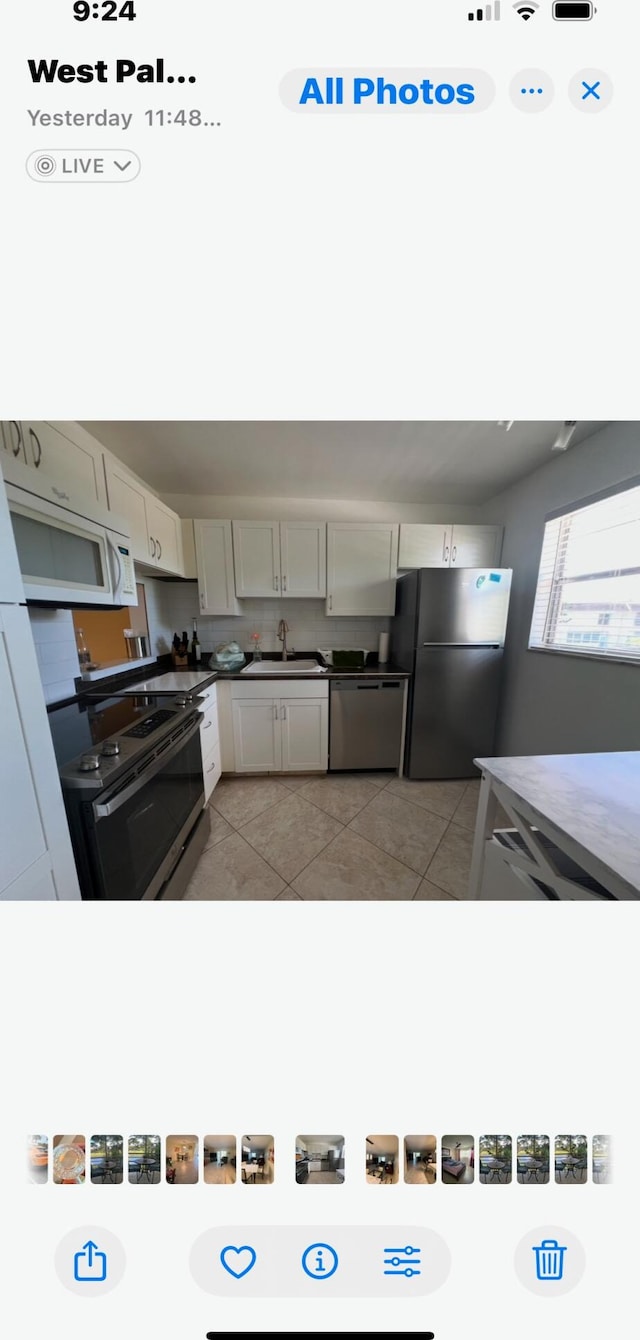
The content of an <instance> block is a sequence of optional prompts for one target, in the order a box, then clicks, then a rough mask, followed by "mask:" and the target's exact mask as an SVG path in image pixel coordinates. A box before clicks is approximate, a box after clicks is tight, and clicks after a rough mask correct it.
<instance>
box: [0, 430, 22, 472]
mask: <svg viewBox="0 0 640 1340" xmlns="http://www.w3.org/2000/svg"><path fill="white" fill-rule="evenodd" d="M0 450H1V451H3V452H6V454H7V456H15V458H16V460H18V461H22V464H23V465H24V463H25V461H26V459H27V458H26V455H25V450H24V434H23V431H22V424H21V423H20V422H19V420H18V419H5V421H4V423H0ZM0 459H1V458H0Z"/></svg>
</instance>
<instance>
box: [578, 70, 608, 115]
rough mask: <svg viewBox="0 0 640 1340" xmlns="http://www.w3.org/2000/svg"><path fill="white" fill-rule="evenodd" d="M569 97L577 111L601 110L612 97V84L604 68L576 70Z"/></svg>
mask: <svg viewBox="0 0 640 1340" xmlns="http://www.w3.org/2000/svg"><path fill="white" fill-rule="evenodd" d="M569 97H570V99H571V101H572V103H573V105H574V107H577V109H578V111H579V112H602V111H604V109H605V107H608V106H609V103H610V102H611V99H612V97H613V84H612V82H611V80H610V78H609V76H608V74H606V73H605V71H604V70H578V73H577V74H574V76H573V79H572V80H571V82H570V84H569Z"/></svg>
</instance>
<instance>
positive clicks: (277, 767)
mask: <svg viewBox="0 0 640 1340" xmlns="http://www.w3.org/2000/svg"><path fill="white" fill-rule="evenodd" d="M231 718H232V727H233V746H234V771H235V772H249V773H250V772H326V770H327V762H328V756H329V697H328V685H327V684H326V683H322V684H318V683H317V682H314V683H310V682H309V681H308V680H304V679H298V680H293V679H292V680H287V681H286V682H285V681H283V680H278V681H275V682H272V683H271V684H256V683H252V684H249V683H246V684H241V683H238V682H236V681H233V682H232V684H231Z"/></svg>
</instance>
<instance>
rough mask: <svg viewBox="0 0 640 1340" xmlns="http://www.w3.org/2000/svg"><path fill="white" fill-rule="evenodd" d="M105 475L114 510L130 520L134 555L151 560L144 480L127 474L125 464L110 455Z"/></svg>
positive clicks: (144, 561) (140, 560)
mask: <svg viewBox="0 0 640 1340" xmlns="http://www.w3.org/2000/svg"><path fill="white" fill-rule="evenodd" d="M105 475H106V479H107V493H108V495H109V507H110V509H111V511H112V512H119V513H120V516H124V517H126V519H127V521H128V522H129V538H130V540H131V551H132V553H133V557H134V559H135V560H136V562H137V563H148V562H150V561H151V545H150V543H149V533H148V531H147V509H146V506H145V490H144V489H143V487H142V484H138V482H137V481H136V480H135V479H133V478H132V477H131V475H128V474H127V472H126V470H125V469H124V467H122V468H121V467H120V466H119V465H118V463H117V461H115V460H113V459H110V458H109V457H108V456H107V457H105Z"/></svg>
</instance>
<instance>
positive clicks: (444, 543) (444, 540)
mask: <svg viewBox="0 0 640 1340" xmlns="http://www.w3.org/2000/svg"><path fill="white" fill-rule="evenodd" d="M442 561H443V563H446V561H447V532H446V530H445V532H444V535H443V536H442Z"/></svg>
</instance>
